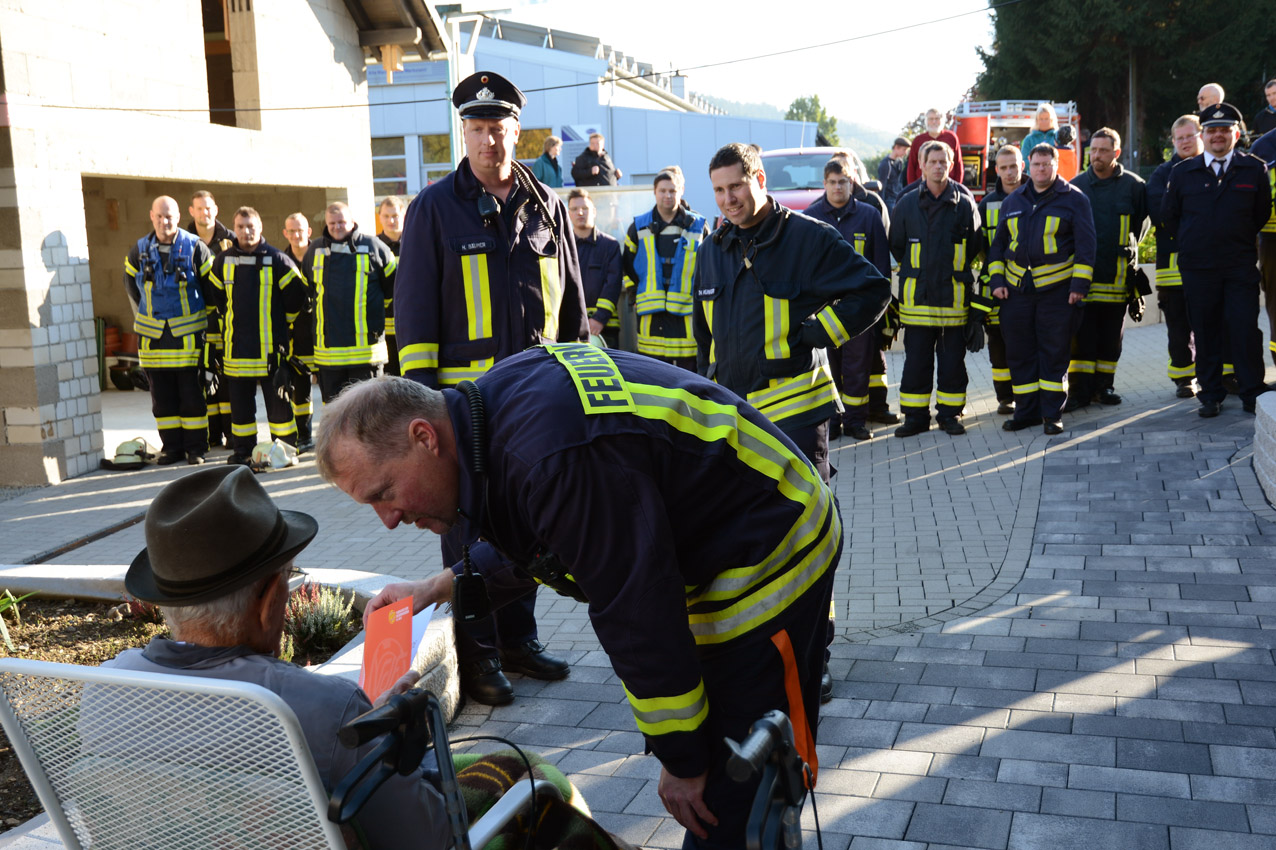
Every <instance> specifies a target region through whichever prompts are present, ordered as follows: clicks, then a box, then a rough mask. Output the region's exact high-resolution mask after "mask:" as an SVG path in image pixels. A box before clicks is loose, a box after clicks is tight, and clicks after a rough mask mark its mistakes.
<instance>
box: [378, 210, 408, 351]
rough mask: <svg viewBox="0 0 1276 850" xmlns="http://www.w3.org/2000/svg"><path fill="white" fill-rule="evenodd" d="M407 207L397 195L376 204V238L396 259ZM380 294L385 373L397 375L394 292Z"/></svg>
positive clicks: (397, 347)
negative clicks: (377, 225)
mask: <svg viewBox="0 0 1276 850" xmlns="http://www.w3.org/2000/svg"><path fill="white" fill-rule="evenodd" d="M407 208H408V204H407V202H406V201H404V200H403V199H402V198H400V197H399V196H398V195H389V196H387V197H385V198H382V199H381V203H380V204H379V205H378V206H377V221H378V223H379V224H380V225H381V232H380V233H378V234H377V238H378V239H380V240H381V241H382V242H384V243H385V246H386V247H387V248H389V249H390V253H391V254H394V256H395V258H396V259H397V258H398V256H399V245H400V240H402V238H403V212H404V210H406V209H407ZM382 294H383V295H384V296H385V348H386V357H387V358H388V359H387V360H386V364H385V373H386V374H387V375H398V374H400V370H399V346H398V342H397V339H396V338H395V334H394V293H393V292H383V293H382Z"/></svg>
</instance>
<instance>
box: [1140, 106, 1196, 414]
mask: <svg viewBox="0 0 1276 850" xmlns="http://www.w3.org/2000/svg"><path fill="white" fill-rule="evenodd" d="M1170 134H1171V136H1172V140H1173V142H1174V155H1173V156H1171V157H1170V159H1169V160H1168V161H1167V162H1163V163H1161V164H1160V165H1158V166H1157V167H1156V170H1155V171H1153V172H1152V176H1151V177H1150V178H1149V179H1148V187H1147V196H1148V214H1149V216H1150V217H1151V219H1152V224H1153V225H1154V226H1155V227H1156V304H1157V307H1159V308H1160V310H1161V315H1162V316H1163V317H1164V319H1165V333H1166V336H1167V337H1168V343H1169V357H1170V359H1169V365H1168V366H1167V372H1168V375H1169V378H1170V380H1171V381H1172V382H1173V383H1174V386H1175V390H1174V394H1175V395H1176V396H1177V397H1179V398H1192V397H1194V396H1195V395H1196V390H1195V388H1194V387H1193V384H1195V382H1196V380H1195V379H1196V346H1195V345H1194V344H1193V342H1192V328H1191V325H1189V324H1188V321H1187V301H1186V300H1185V299H1184V298H1183V276H1182V275H1181V274H1180V273H1179V255H1178V245H1177V243H1176V242H1175V239H1174V237H1173V236H1172V235H1171V234H1170V233H1169V232H1168V231H1167V230H1166V229H1165V223H1164V219H1163V218H1162V210H1161V203H1162V201H1163V200H1164V198H1165V187H1166V186H1167V185H1169V182H1170V170H1171V169H1172V168H1174V166H1176V165H1178V164H1179V163H1180V162H1182V161H1183V160H1185V159H1191V158H1192V157H1194V156H1198V155H1200V154H1201V153H1202V152H1204V150H1205V145H1204V143H1203V142H1202V141H1201V119H1199V118H1197V117H1196V116H1195V115H1182V116H1180V117H1179V118H1177V119H1176V120H1175V121H1174V125H1173V127H1172V128H1171V129H1170Z"/></svg>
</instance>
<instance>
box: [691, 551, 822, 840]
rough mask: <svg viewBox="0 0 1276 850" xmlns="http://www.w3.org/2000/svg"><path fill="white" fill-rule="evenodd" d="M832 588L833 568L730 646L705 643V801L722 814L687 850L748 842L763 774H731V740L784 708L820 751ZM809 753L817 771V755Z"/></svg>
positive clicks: (702, 654)
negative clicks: (793, 688)
mask: <svg viewBox="0 0 1276 850" xmlns="http://www.w3.org/2000/svg"><path fill="white" fill-rule="evenodd" d="M839 549H840V546H839ZM838 557H839V558H840V557H841V556H840V553H839V556H838ZM832 591H833V570H832V569H830V570H828V571H827V572H826V573H825V574H824V575H823V576H821V577H820V579H819V580H818V581H817V582H816V583H815V584H814V585H813V586H812V587H811V588H810V589H809V590H808V591H807V592H806V593H805V594H804V595H803V596H802V598H801V599H800V600H799V601H797V602H796V603H794V604H793V605H792V606H791V607H790V608H789V609H788V610H787V611H785V612H784V613H783V614H781V615H779V616H778V617H776V618H775V619H774V620H772V621H770V622H768V623H766V624H764V625H762V626H760V627H759V628H757V629H755V630H754V631H753V632H750V633H749V634H748V635H745V636H743V637H741V638H739V639H737V640H733V641H730V642H729V643H727V644H724V645H723V646H720V647H702V648H701V651H700V670H701V675H702V676H703V677H704V690H705V695H706V696H707V697H708V700H709V716H708V718H707V719H706V720H705V727H704V728H705V731H706V732H707V733H708V735H707V737H708V740H709V741H710V742H711V745H712V747H713V749H712V751H711V754H710V757H711V766H710V768H709V776H708V781H707V783H706V785H705V790H704V802H705V805H706V806H707V807H708V809H709V811H710V812H712V813H713V814H714V816H715V817H717V819H718V825H717V826H716V827H708V832H709V837H708V839H699V838H696V837H695V836H694V835H692V834H691V833H689V832H688V833H686V834H685V835H684V837H683V841H682V846H683V848H684V850H685V849H686V848H692V849H693V850H740V848H743V847H744V846H745V835H744V831H745V825H746V824H747V822H748V818H749V810H750V808H751V807H752V805H753V795H754V794H755V793H756V792H757V789H758V785H759V782H760V779H761V777H760V775H759V776H758V777H755V778H754V779H753V780H752V781H749V782H735V781H733V780H732V779H731V778H730V777H728V776H727V775H726V762H727V757H728V756H729V755H730V753H729V751H728V750H727V748H726V746H725V745H724V744H723V742H722V739H723V738H731V739H732V740H734V741H736V742H740V741H742V740H744V738H745V737H747V736H748V734H749V727H750V726H752V725H753V723H754V722H755V721H756V720H757V719H758V718H760V717H761V716H762V715H764V714H766V713H767V712H768V711H771V710H773V709H779V710H781V711H783V712H784V713H785V714H787V715H788V717H789V720H790V721H791V722H792V723H793V726H794V732H795V737H798V736H801V735H803V734H805V733H806V732H807V730H808V729H809V738H808V740H809V741H810V746H811V749H812V750H813V749H814V745H815V732H816V730H817V728H818V726H819V719H820V675H821V674H822V673H823V670H824V645H825V629H824V620H825V617H826V616H827V614H828V610H829V602H830V600H831V599H832ZM786 644H787V645H788V646H789V647H791V649H790V650H788V651H787V653H786V651H785V650H784V649H783V648H782V647H783V646H784V645H786ZM786 656H787V657H786ZM793 676H795V677H796V678H797V683H796V684H797V691H798V692H799V693H800V694H801V707H800V708H799V707H798V706H797V705H793V704H790V702H789V698H788V692H787V690H786V687H785V684H786V681H788V679H789V678H790V677H793ZM802 721H805V722H802ZM798 740H799V741H800V740H801V738H800V737H798ZM801 752H802V750H801V744H800V743H799V753H801ZM803 755H804V758H807V761H808V763H809V764H810V765H811V769H812V770H815V769H816V763H815V758H814V754H813V753H812V754H811V755H810V756H806V755H805V754H803Z"/></svg>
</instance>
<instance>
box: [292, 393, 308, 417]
mask: <svg viewBox="0 0 1276 850" xmlns="http://www.w3.org/2000/svg"><path fill="white" fill-rule="evenodd" d="M292 415H293V416H309V415H310V398H309V397H307V398H306V400H305V401H303V402H301V403H300V404H298V403H297V402H295V401H294V402H293V403H292Z"/></svg>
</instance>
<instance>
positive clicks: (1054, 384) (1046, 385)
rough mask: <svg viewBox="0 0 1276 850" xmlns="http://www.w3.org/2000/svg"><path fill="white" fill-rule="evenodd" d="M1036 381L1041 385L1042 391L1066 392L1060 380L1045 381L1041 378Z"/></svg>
mask: <svg viewBox="0 0 1276 850" xmlns="http://www.w3.org/2000/svg"><path fill="white" fill-rule="evenodd" d="M1038 383H1039V384H1040V385H1041V391H1042V392H1047V393H1048V392H1056V393H1062V392H1067V390H1066V389H1064V384H1063V382H1062V381H1047V380H1046V379H1045V378H1042V379H1041V380H1040V381H1039V382H1038Z"/></svg>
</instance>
